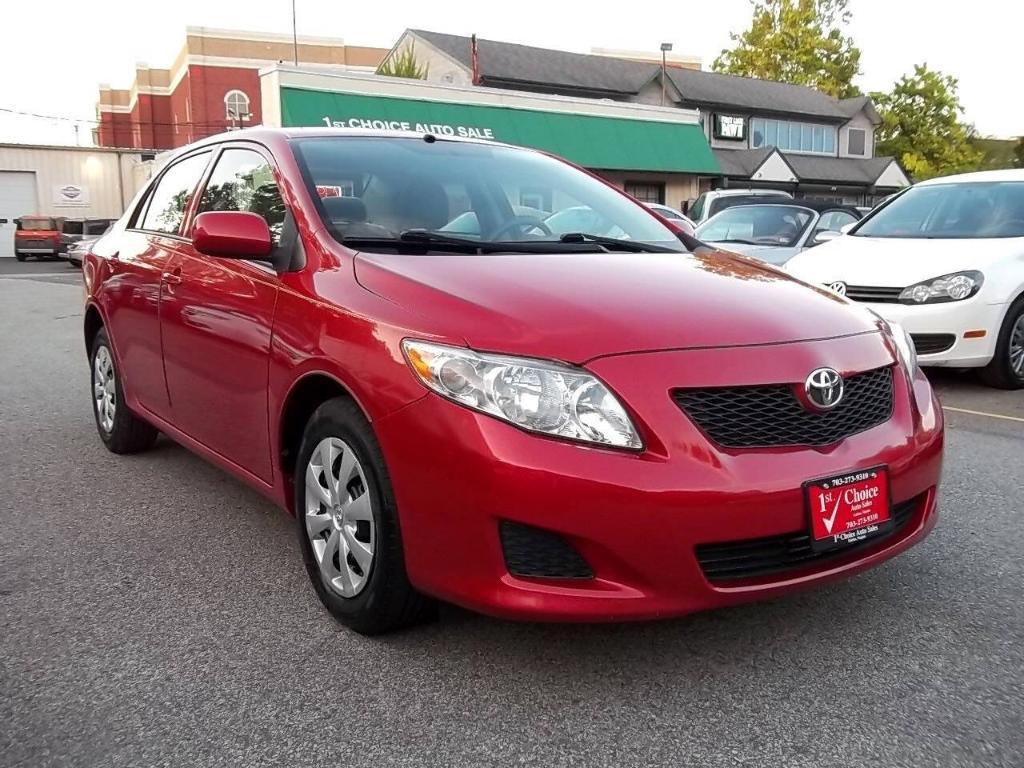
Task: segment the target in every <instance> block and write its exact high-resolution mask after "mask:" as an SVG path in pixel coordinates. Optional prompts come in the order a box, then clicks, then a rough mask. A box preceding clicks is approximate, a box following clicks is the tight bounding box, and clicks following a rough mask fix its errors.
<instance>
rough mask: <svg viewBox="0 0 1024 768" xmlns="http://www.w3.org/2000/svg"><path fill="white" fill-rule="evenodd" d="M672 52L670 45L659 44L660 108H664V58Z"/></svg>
mask: <svg viewBox="0 0 1024 768" xmlns="http://www.w3.org/2000/svg"><path fill="white" fill-rule="evenodd" d="M671 50H672V43H662V44H661V106H663V107H664V106H665V66H666V62H665V57H666V54H668V52H669V51H671Z"/></svg>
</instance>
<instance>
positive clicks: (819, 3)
mask: <svg viewBox="0 0 1024 768" xmlns="http://www.w3.org/2000/svg"><path fill="white" fill-rule="evenodd" d="M751 2H752V3H753V6H754V16H753V19H752V20H751V23H750V29H748V30H747V31H746V32H744V33H743V34H741V35H738V34H735V33H733V34H732V35H730V36H729V37H730V39H731V40H732V41H733V43H735V47H733V48H732V50H724V51H722V54H721V55H720V56H719V57H718V58H717V59H715V62H714V64H713V65H712V68H713V69H714V70H715V71H716V72H724V73H726V74H730V75H744V76H746V77H758V78H761V79H764V80H780V81H782V82H784V83H793V84H794V85H807V86H810V87H812V88H817V89H818V90H819V91H824V92H825V93H827V94H829V95H830V96H834V97H836V98H838V99H845V98H848V97H850V96H859V95H860V90H859V89H858V88H857V86H855V85H854V84H853V78H854V77H856V76H857V75H858V74H859V73H860V49H859V48H857V47H856V46H855V45H854V44H853V39H852V38H850V37H847V36H846V35H844V34H843V27H844V26H845V25H846V24H847V23H848V22H849V20H850V12H849V11H848V10H847V9H846V5H847V2H848V0H751Z"/></svg>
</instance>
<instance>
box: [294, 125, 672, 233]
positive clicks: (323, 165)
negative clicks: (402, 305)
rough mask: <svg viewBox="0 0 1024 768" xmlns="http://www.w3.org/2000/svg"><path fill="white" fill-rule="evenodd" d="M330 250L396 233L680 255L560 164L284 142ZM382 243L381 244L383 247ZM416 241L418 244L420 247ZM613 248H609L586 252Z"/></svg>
mask: <svg viewBox="0 0 1024 768" xmlns="http://www.w3.org/2000/svg"><path fill="white" fill-rule="evenodd" d="M293 147H294V149H295V154H296V157H297V158H298V160H299V163H300V165H301V166H302V167H303V172H304V175H305V177H306V182H307V184H309V185H310V192H311V193H313V194H316V195H317V196H318V197H319V198H320V201H321V205H320V209H321V211H320V213H321V216H322V217H323V219H324V223H325V224H326V225H327V226H328V228H329V230H330V232H331V233H332V235H333V236H334V237H335V238H336V239H338V240H340V241H346V242H347V241H351V242H355V241H359V243H358V246H359V247H360V248H368V249H369V248H373V247H374V246H375V245H378V244H375V243H373V242H370V241H372V240H374V239H377V240H380V241H381V242H380V243H379V245H378V247H383V248H390V249H394V248H395V245H394V243H395V242H397V239H398V238H399V237H401V236H403V234H405V235H408V234H409V233H410V232H414V233H437V234H438V235H439V236H440V237H438V238H436V242H437V244H438V249H439V250H442V249H443V247H442V246H443V243H441V240H442V239H443V237H447V238H449V240H451V239H452V238H455V237H457V238H460V239H465V240H470V241H472V242H477V243H480V244H481V245H483V244H490V243H501V244H503V245H504V244H508V245H509V247H510V249H511V250H515V249H516V246H517V244H520V245H530V246H532V247H533V248H534V249H535V248H536V247H537V245H538V244H542V245H543V244H550V245H551V247H552V248H553V249H556V250H559V249H561V248H562V247H563V246H565V247H567V248H568V247H569V246H570V245H571V247H572V248H573V249H574V250H579V249H580V241H579V240H578V239H575V238H571V237H570V238H567V239H569V240H571V241H572V242H571V243H563V242H562V240H561V238H562V237H563V236H566V235H576V234H583V235H591V236H597V237H604V238H615V239H621V240H629V241H633V242H632V243H631V245H632V246H634V247H635V246H637V245H641V244H649V245H651V246H655V247H658V248H660V249H665V248H668V249H671V250H674V251H683V250H685V249H684V248H683V245H682V243H680V242H679V240H678V239H677V238H676V236H675V234H674V233H673V232H672V231H671V230H669V229H667V228H666V227H665V226H664V225H663V224H661V223H660V222H659V221H658V220H657V219H656V218H655V217H654V216H652V215H651V214H650V213H649V212H647V211H646V210H645V209H644V208H643V207H641V206H640V205H638V204H637V203H635V202H633V201H631V200H630V199H629V198H627V197H625V196H624V195H622V194H620V193H619V192H617V191H616V190H614V189H612V188H610V187H608V186H607V185H606V184H603V183H602V182H600V181H598V180H597V179H594V178H592V177H591V176H588V175H587V174H585V173H583V172H581V171H579V170H577V169H576V168H574V167H572V166H571V165H568V164H566V163H563V162H560V161H558V160H555V159H554V158H551V157H548V156H547V155H543V154H540V153H537V152H532V151H529V150H523V149H516V148H513V147H504V146H498V145H488V144H474V143H463V142H452V141H429V140H424V139H421V138H409V137H393V138H391V137H359V136H337V137H320V138H308V139H297V140H295V141H293ZM387 241H391V244H390V245H389V244H388V242H387ZM419 242H421V243H422V238H420V240H419ZM585 247H587V248H588V249H594V250H596V249H599V248H606V249H614V248H615V244H614V243H611V242H604V241H602V243H601V244H600V245H597V244H594V245H589V244H588V245H586V246H585Z"/></svg>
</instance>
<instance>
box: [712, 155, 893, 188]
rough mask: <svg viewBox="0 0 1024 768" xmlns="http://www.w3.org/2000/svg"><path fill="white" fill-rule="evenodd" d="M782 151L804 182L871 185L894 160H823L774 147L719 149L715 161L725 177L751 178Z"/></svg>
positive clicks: (857, 158)
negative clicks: (768, 160) (766, 162)
mask: <svg viewBox="0 0 1024 768" xmlns="http://www.w3.org/2000/svg"><path fill="white" fill-rule="evenodd" d="M772 152H779V154H780V155H781V156H782V158H783V159H784V160H785V161H786V162H787V163H788V164H789V167H790V168H792V169H793V173H795V174H796V177H797V179H798V180H799V181H802V182H825V183H829V184H855V185H857V186H870V185H872V184H874V183H875V182H876V181H877V180H878V178H879V177H880V176H881V175H882V172H883V171H885V169H886V168H888V167H889V164H890V163H892V162H893V158H891V157H866V158H859V157H821V156H818V155H798V154H794V153H791V152H781V151H779V150H776V149H775V147H761V148H760V149H716V150H714V153H715V159H716V160H718V165H719V167H720V168H721V169H722V175H723V176H730V177H733V178H745V179H746V178H750V177H751V176H752V175H753V174H754V172H755V171H756V170H757V169H758V168H760V167H761V164H762V163H764V161H765V159H767V157H768V155H770V154H771V153H772Z"/></svg>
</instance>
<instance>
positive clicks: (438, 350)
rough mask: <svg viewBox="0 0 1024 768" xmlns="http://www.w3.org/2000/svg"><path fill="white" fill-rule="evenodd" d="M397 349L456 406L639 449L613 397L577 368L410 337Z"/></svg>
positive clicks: (572, 437) (549, 430) (550, 432)
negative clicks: (457, 404) (491, 353)
mask: <svg viewBox="0 0 1024 768" xmlns="http://www.w3.org/2000/svg"><path fill="white" fill-rule="evenodd" d="M402 351H403V352H404V353H405V358H406V361H407V362H408V363H409V367H410V368H412V370H413V373H415V374H416V377H417V378H418V379H419V380H420V381H422V382H423V383H424V384H425V385H426V386H427V387H429V388H430V389H432V390H433V391H434V392H437V394H439V395H441V396H442V397H446V398H448V399H449V400H452V401H454V402H456V403H459V404H460V405H464V406H466V407H468V408H473V409H474V410H477V411H481V412H483V413H487V414H490V415H491V416H495V417H497V418H499V419H502V420H504V421H507V422H509V423H510V424H514V425H515V426H517V427H522V428H523V429H528V430H530V431H531V432H540V433H542V434H546V435H553V436H555V437H564V438H568V439H570V440H582V441H586V442H590V443H597V444H600V445H606V446H614V447H616V448H633V449H639V448H642V447H643V443H642V442H641V440H640V436H639V435H638V434H637V432H636V429H635V428H634V427H633V423H632V422H631V421H630V419H629V416H628V415H627V414H626V410H625V409H624V408H623V407H622V404H621V403H619V401H618V400H617V399H616V397H615V395H613V394H612V393H611V392H609V391H608V388H607V387H605V385H604V384H602V383H601V382H600V381H598V380H597V379H596V378H594V377H593V376H591V375H590V374H589V373H586V372H584V371H582V370H579V369H576V368H570V367H568V366H565V365H561V364H559V363H555V362H546V361H542V360H531V359H529V358H521V357H506V356H504V355H486V354H480V353H477V352H473V351H472V350H469V349H464V348H462V347H449V346H446V345H443V344H433V343H429V342H425V341H415V340H413V339H405V340H404V341H403V342H402Z"/></svg>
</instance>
